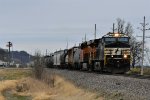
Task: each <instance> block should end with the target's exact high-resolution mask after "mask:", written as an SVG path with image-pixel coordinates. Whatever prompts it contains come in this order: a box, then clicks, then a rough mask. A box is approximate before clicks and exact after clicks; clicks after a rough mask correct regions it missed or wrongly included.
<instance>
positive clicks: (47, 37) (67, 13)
mask: <svg viewBox="0 0 150 100" xmlns="http://www.w3.org/2000/svg"><path fill="white" fill-rule="evenodd" d="M148 9H150V0H0V47H2V48H7V47H6V44H7V42H8V41H11V42H13V45H14V50H26V51H27V52H29V53H34V52H35V51H36V50H37V49H38V50H41V51H42V52H43V53H44V52H45V51H46V49H47V50H48V52H53V51H55V50H56V49H57V50H59V49H60V48H61V49H64V48H66V44H67V40H68V42H69V47H72V46H74V45H75V44H76V45H78V44H79V43H80V42H81V41H82V38H83V37H84V35H85V34H87V39H93V38H94V35H93V34H94V24H97V38H100V37H101V36H102V35H104V34H106V33H107V32H109V31H111V27H112V24H113V22H115V21H116V18H118V17H119V18H122V19H124V20H125V21H126V22H131V24H132V25H133V27H134V28H135V30H134V31H135V33H136V34H137V35H141V34H142V32H141V31H139V30H137V29H136V28H137V27H140V24H139V23H141V22H142V21H143V16H146V21H147V22H149V23H150V12H149V10H148ZM149 26H150V25H149ZM149 33H150V31H149V32H148V31H147V35H150V34H149ZM136 34H135V35H136Z"/></svg>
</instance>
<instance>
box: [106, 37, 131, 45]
mask: <svg viewBox="0 0 150 100" xmlns="http://www.w3.org/2000/svg"><path fill="white" fill-rule="evenodd" d="M104 41H105V43H106V44H110V43H114V42H123V43H128V42H129V38H128V37H117V38H116V37H105V39H104Z"/></svg>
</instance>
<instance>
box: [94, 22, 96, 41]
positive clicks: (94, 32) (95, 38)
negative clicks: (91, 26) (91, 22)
mask: <svg viewBox="0 0 150 100" xmlns="http://www.w3.org/2000/svg"><path fill="white" fill-rule="evenodd" d="M94 38H95V39H96V24H95V32H94Z"/></svg>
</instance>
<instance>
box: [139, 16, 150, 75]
mask: <svg viewBox="0 0 150 100" xmlns="http://www.w3.org/2000/svg"><path fill="white" fill-rule="evenodd" d="M140 24H141V25H142V28H141V29H140V30H141V31H142V32H143V44H142V66H141V75H143V68H144V46H145V31H146V30H150V28H148V29H146V26H147V25H148V23H146V22H145V16H144V20H143V23H140Z"/></svg>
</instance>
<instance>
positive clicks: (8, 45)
mask: <svg viewBox="0 0 150 100" xmlns="http://www.w3.org/2000/svg"><path fill="white" fill-rule="evenodd" d="M6 46H7V47H8V53H9V54H8V66H9V67H10V62H11V54H10V47H12V43H11V42H10V41H9V42H8V44H7V45H6Z"/></svg>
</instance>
